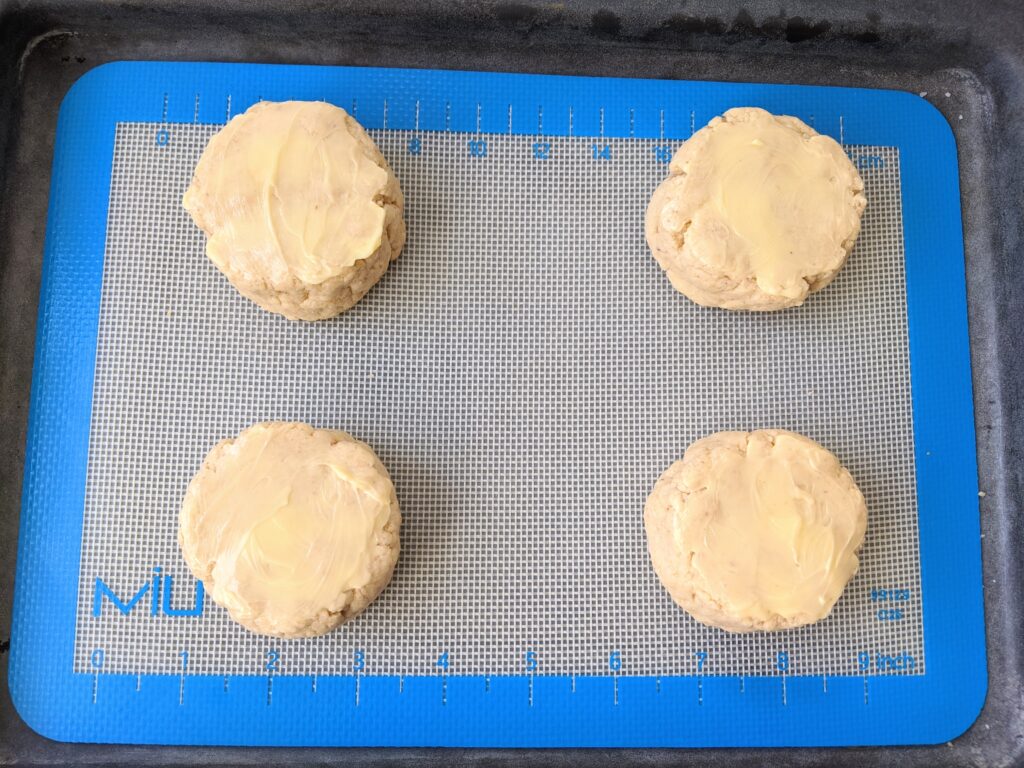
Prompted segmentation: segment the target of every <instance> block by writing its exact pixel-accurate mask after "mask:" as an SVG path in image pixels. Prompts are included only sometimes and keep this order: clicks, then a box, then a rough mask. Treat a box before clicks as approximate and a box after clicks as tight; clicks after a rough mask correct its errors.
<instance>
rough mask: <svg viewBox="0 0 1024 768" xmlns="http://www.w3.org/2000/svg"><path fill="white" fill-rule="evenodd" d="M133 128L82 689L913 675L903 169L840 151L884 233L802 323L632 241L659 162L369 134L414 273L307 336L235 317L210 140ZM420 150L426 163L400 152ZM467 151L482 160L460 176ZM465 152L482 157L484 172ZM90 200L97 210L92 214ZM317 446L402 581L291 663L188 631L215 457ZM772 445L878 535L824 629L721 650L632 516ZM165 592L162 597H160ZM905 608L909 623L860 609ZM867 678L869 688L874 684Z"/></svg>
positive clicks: (259, 642)
mask: <svg viewBox="0 0 1024 768" xmlns="http://www.w3.org/2000/svg"><path fill="white" fill-rule="evenodd" d="M161 127H162V126H160V125H156V124H135V123H132V124H119V125H118V128H117V135H116V143H115V152H114V161H113V178H112V183H111V189H110V212H109V219H108V224H107V243H106V253H105V261H104V267H103V291H102V300H101V308H100V321H99V338H98V347H97V360H96V378H95V390H94V396H93V398H94V400H93V411H92V432H91V438H90V445H89V461H88V479H87V487H86V501H85V509H84V528H83V537H82V564H81V586H80V599H79V607H78V620H77V633H76V647H75V668H76V669H78V670H80V671H87V670H90V669H91V668H90V666H89V657H90V654H91V653H92V651H93V650H94V649H96V648H103V649H104V656H105V663H104V671H105V672H116V671H120V672H131V673H143V674H146V673H175V674H177V673H178V672H180V670H181V656H180V654H181V651H183V650H187V651H188V671H189V672H190V673H194V674H204V673H208V674H225V675H227V674H262V673H265V672H264V670H265V665H266V660H267V656H266V653H267V651H268V650H270V649H275V650H276V651H277V652H278V654H279V656H280V661H279V664H278V667H277V669H278V672H277V673H278V674H344V673H349V672H350V671H351V670H352V661H353V653H354V651H355V650H356V649H360V650H362V651H363V658H364V659H365V669H364V672H365V674H404V675H416V674H436V673H437V672H438V668H437V667H436V666H435V661H436V659H437V658H438V656H439V655H440V654H441V653H443V652H445V651H447V652H448V654H449V656H448V659H449V668H448V673H449V674H516V673H522V672H523V671H524V670H525V668H526V667H525V654H526V652H527V651H528V650H532V651H533V652H534V654H535V656H536V658H537V659H538V662H539V664H538V669H537V673H538V674H580V675H584V674H605V673H608V672H609V656H610V654H611V653H612V652H618V654H619V657H620V658H621V664H622V667H621V670H620V674H634V675H655V674H660V675H672V674H692V673H693V672H695V670H696V661H695V654H696V653H697V652H698V651H700V652H704V653H706V654H707V657H706V661H705V662H704V664H703V670H702V671H703V673H704V674H709V675H714V674H736V675H772V674H782V671H780V669H779V665H778V663H777V658H778V657H777V654H778V652H779V651H786V652H787V653H788V659H789V664H788V669H787V670H786V674H790V675H802V674H806V675H811V674H813V675H819V674H820V675H838V674H860V669H859V666H858V663H857V656H858V653H860V652H863V651H868V652H871V653H876V652H885V653H909V654H911V655H912V656H913V657H914V659H915V665H914V667H913V669H909V670H901V671H897V672H892V673H893V674H921V673H923V672H924V670H925V659H924V648H923V637H922V631H923V630H922V620H921V602H920V564H919V559H918V537H917V500H916V491H915V474H914V450H913V429H912V417H911V396H910V370H909V358H908V343H907V321H906V289H905V278H904V264H903V260H904V259H903V235H902V220H901V211H900V175H899V156H898V153H897V151H896V150H895V149H892V148H878V147H875V148H870V147H850V148H848V149H849V152H850V154H851V156H852V157H854V158H855V159H859V160H858V164H859V165H861V166H862V173H863V176H864V180H865V183H866V186H867V195H868V199H869V207H868V210H867V212H866V214H865V217H864V226H863V231H862V233H861V236H860V239H859V240H858V243H857V247H856V249H855V251H854V253H853V255H852V256H851V258H850V261H849V263H848V264H847V266H846V267H845V268H844V270H843V271H842V272H841V273H840V275H839V277H838V278H837V279H836V281H835V282H834V283H833V284H832V285H831V286H829V287H828V288H827V289H825V290H824V291H822V292H821V293H819V294H817V295H815V296H812V297H811V298H810V299H809V300H808V301H807V302H806V304H805V305H804V306H803V307H800V308H797V309H793V310H788V311H784V312H780V313H768V314H750V313H730V312H725V311H719V310H711V309H706V308H702V307H698V306H696V305H695V304H693V303H691V302H690V301H688V300H687V299H685V298H684V297H682V296H680V295H679V294H677V293H675V292H674V291H673V289H672V288H671V286H670V285H669V283H668V281H667V279H665V277H664V276H663V275H662V273H661V272H660V270H659V269H658V266H657V264H656V263H655V261H654V259H653V258H652V257H651V255H650V253H649V251H648V249H647V246H646V244H645V242H644V236H643V213H644V210H645V208H646V204H647V200H648V198H649V196H650V194H651V192H652V191H653V189H654V187H655V186H656V185H657V183H658V182H659V181H660V180H661V179H662V178H663V177H664V175H665V173H666V169H667V166H665V165H662V164H659V163H658V162H657V159H656V154H655V152H654V151H652V150H653V148H654V146H655V144H658V143H660V142H655V141H650V140H641V139H613V140H608V141H607V142H604V143H607V144H608V145H609V146H610V155H611V157H610V159H596V160H595V158H594V152H593V148H592V144H593V142H594V141H595V140H594V139H590V138H584V137H572V138H569V137H545V138H544V141H546V142H550V143H551V145H552V148H551V155H550V158H549V159H547V160H538V159H536V158H533V152H532V146H533V143H534V142H535V141H536V140H537V139H536V137H529V136H512V135H484V136H473V135H469V134H460V133H424V134H413V133H410V132H407V131H371V134H372V135H373V138H374V139H375V141H377V142H378V145H379V146H380V147H381V150H382V151H383V152H384V154H385V155H386V156H387V158H388V160H389V161H390V162H391V164H392V167H393V168H394V169H395V172H396V174H397V175H398V178H399V180H400V181H401V184H402V188H403V190H404V192H405V195H406V200H407V209H406V218H407V222H408V226H409V240H408V245H407V246H406V249H405V251H404V253H403V254H402V256H401V258H400V259H399V260H398V261H397V262H396V263H395V264H393V265H392V267H391V269H390V270H389V272H388V273H387V275H386V276H385V277H384V278H383V280H382V281H381V282H380V283H379V284H378V285H377V286H376V287H375V288H374V289H373V290H372V291H371V292H370V294H369V295H368V296H367V297H366V298H365V299H364V300H363V301H362V302H361V303H360V304H359V305H358V306H357V307H355V308H354V309H353V310H351V311H350V312H348V313H346V314H344V315H342V316H341V317H340V318H337V319H334V320H331V321H326V322H321V323H316V324H305V323H296V322H289V321H287V320H285V319H284V318H281V317H278V316H276V315H271V314H269V313H266V312H263V311H262V310H260V309H258V308H257V307H256V306H255V305H253V304H251V303H250V302H248V301H247V300H245V299H243V298H242V297H241V296H239V295H238V294H237V293H236V292H235V290H234V289H233V288H232V287H231V286H230V285H229V284H228V283H227V281H226V280H225V279H224V278H223V277H222V276H221V275H220V273H219V272H218V271H217V270H216V268H215V267H214V266H213V265H212V264H211V263H210V262H209V261H208V259H207V258H206V257H205V255H204V244H205V239H204V236H203V235H202V233H201V232H200V231H199V230H197V229H196V227H195V226H194V225H193V224H192V222H191V220H190V219H189V217H188V215H187V214H186V213H185V211H184V210H182V208H181V204H180V201H181V196H182V194H183V193H184V191H185V189H186V187H187V185H188V182H189V180H190V178H191V174H192V170H193V168H194V167H195V164H196V162H197V160H198V158H199V155H200V153H201V152H202V149H203V147H204V146H205V144H206V141H207V140H208V139H209V137H210V136H211V135H212V134H213V133H214V132H215V131H216V130H217V129H218V128H219V126H208V125H196V126H187V125H174V126H171V128H172V130H171V132H170V140H169V141H168V143H167V144H166V145H165V146H161V145H160V144H158V143H157V141H155V140H154V136H155V135H156V133H157V131H158V130H159V129H160V128H161ZM414 137H417V138H419V140H420V146H421V152H420V154H419V155H413V154H411V153H410V152H409V151H408V142H409V141H410V139H412V138H414ZM470 140H474V141H477V140H482V141H485V142H486V156H478V157H473V156H471V153H470V151H469V148H468V142H469V141H470ZM477 152H478V153H479V145H477ZM96 192H97V194H102V193H103V191H101V190H97V191H96ZM267 419H282V420H300V421H307V422H310V423H313V424H315V425H318V426H323V427H330V428H336V429H344V430H346V431H348V432H350V433H352V434H353V435H355V436H357V437H359V438H360V439H362V440H364V441H366V442H368V443H369V444H370V445H371V446H373V448H374V449H375V450H376V451H377V453H378V454H379V455H380V457H381V459H382V460H383V462H384V463H385V465H386V466H387V467H388V469H389V470H390V472H391V474H392V477H393V478H394V481H395V486H396V488H397V491H398V497H399V499H400V501H401V506H402V512H403V518H404V522H403V527H402V555H401V558H400V560H399V564H398V567H397V569H396V572H395V576H394V579H393V581H392V582H391V584H390V586H389V587H388V588H387V590H386V591H385V592H384V593H383V595H382V596H381V597H380V598H379V599H378V600H377V601H376V602H375V603H374V604H373V605H372V606H371V607H370V608H369V609H368V610H367V611H366V612H365V613H364V614H363V615H362V616H361V617H359V618H358V619H356V620H354V621H353V622H351V623H350V624H348V625H345V626H344V627H342V628H341V629H340V630H339V631H336V632H334V633H331V634H329V635H326V636H324V637H320V638H314V639H305V640H294V641H282V640H278V639H274V638H265V637H259V636H256V635H253V634H250V633H249V632H247V631H245V630H243V629H242V628H241V627H239V626H237V625H235V624H234V623H233V622H232V621H231V620H230V619H229V618H228V616H227V614H226V612H225V611H223V610H222V609H220V608H219V607H218V606H216V605H215V604H213V603H212V601H210V600H209V599H207V602H206V608H205V611H204V613H203V614H202V616H201V617H188V616H168V615H166V611H164V609H163V608H164V606H163V603H162V601H159V602H153V601H152V599H151V598H152V592H153V590H150V591H149V592H147V593H145V594H144V595H143V596H142V598H140V600H139V602H138V604H137V605H136V606H135V607H134V608H133V609H132V610H131V611H129V612H128V613H127V615H125V614H123V613H122V612H121V611H120V610H118V609H117V608H116V607H114V606H112V605H111V604H110V603H109V601H105V602H104V603H103V607H102V610H101V611H100V615H99V616H94V615H93V613H94V611H93V608H94V598H95V595H96V592H95V589H96V580H97V579H102V582H103V584H105V585H107V586H109V588H110V589H111V590H113V591H114V592H115V593H116V594H118V595H119V596H120V597H121V598H122V599H127V598H130V597H131V596H133V595H134V594H136V593H137V592H138V590H139V589H140V588H141V586H142V585H143V584H144V583H145V582H146V580H147V579H151V578H152V577H153V569H154V568H157V567H159V568H160V569H161V571H160V573H161V576H162V579H161V586H162V589H161V590H159V592H163V591H167V588H168V586H169V587H170V589H169V593H170V601H169V603H168V606H170V607H171V608H172V610H174V609H178V610H180V609H185V608H188V607H190V606H191V605H192V604H193V597H194V595H193V589H194V581H193V579H192V578H191V576H190V574H189V572H188V570H187V568H186V567H185V565H184V562H183V561H182V558H181V555H180V553H179V551H178V545H177V515H178V507H179V504H180V500H181V498H182V495H183V493H184V491H185V488H186V486H187V484H188V481H189V479H190V478H191V476H192V475H193V474H194V473H195V472H196V470H197V469H198V468H199V465H200V463H201V461H202V459H203V456H204V455H205V454H206V452H207V451H208V450H209V448H210V447H211V446H213V445H214V444H215V443H216V442H217V441H218V440H220V439H222V438H224V437H227V436H231V435H234V434H236V433H237V432H239V431H240V430H242V429H243V428H245V427H246V426H248V425H250V424H251V423H253V422H256V421H262V420H267ZM758 427H779V428H788V429H793V430H796V431H799V432H802V433H804V434H806V435H808V436H810V437H812V438H814V439H816V440H818V441H820V442H821V443H823V444H824V445H825V446H827V447H828V448H830V449H831V450H833V451H834V452H835V453H836V454H837V455H838V456H839V458H840V460H841V461H842V462H843V463H844V464H845V465H846V466H847V467H848V468H849V469H850V471H851V472H852V473H853V476H854V477H855V479H856V480H857V482H858V484H859V485H860V487H861V489H862V491H863V492H864V496H865V498H866V500H867V504H868V508H869V514H870V517H869V525H868V533H867V540H866V543H865V545H864V548H863V550H862V554H861V570H860V572H859V574H858V575H857V576H856V577H855V579H854V580H853V581H852V583H851V584H850V585H849V587H848V588H847V590H846V592H845V594H844V595H843V597H842V598H841V600H840V601H839V603H838V605H837V606H836V608H835V610H834V612H833V614H832V615H831V616H830V617H829V618H828V619H826V620H825V621H822V622H820V623H818V624H816V625H814V626H811V627H806V628H802V629H798V630H790V631H785V632H778V633H772V634H751V635H742V636H741V635H729V634H727V633H724V632H721V631H718V630H714V629H709V628H707V627H704V626H702V625H700V624H698V623H697V622H695V621H693V620H692V619H690V618H689V617H688V616H686V615H685V614H684V613H683V611H681V610H680V609H678V608H677V607H676V606H675V605H674V604H673V603H672V601H671V600H670V599H669V597H668V595H667V594H666V593H665V591H664V590H663V589H662V588H661V586H660V584H659V582H658V580H657V578H656V576H655V574H654V572H653V570H652V569H651V565H650V560H649V558H648V555H647V549H646V540H645V535H644V529H643V520H642V509H643V504H644V500H645V499H646V496H647V494H648V492H649V491H650V489H651V487H652V486H653V484H654V481H655V480H656V479H657V477H658V476H659V474H660V473H661V472H662V471H663V470H664V469H665V468H666V467H667V466H668V465H669V464H670V463H671V462H672V461H673V460H675V459H677V458H679V457H680V456H682V454H683V451H684V450H685V448H686V446H687V445H688V444H689V443H691V442H692V441H693V440H695V439H697V438H699V437H701V436H704V435H706V434H708V433H710V432H715V431H718V430H723V429H753V428H758ZM167 577H170V579H171V580H170V581H168V579H167ZM881 589H886V590H888V589H905V590H908V591H909V592H908V594H909V597H910V599H909V600H908V601H905V602H901V603H899V604H898V607H899V609H900V613H901V618H899V619H898V620H881V619H880V618H879V610H880V609H884V608H892V607H893V606H894V604H892V603H885V604H883V603H879V602H875V601H873V600H872V590H881ZM874 672H875V670H874V668H873V669H872V673H874Z"/></svg>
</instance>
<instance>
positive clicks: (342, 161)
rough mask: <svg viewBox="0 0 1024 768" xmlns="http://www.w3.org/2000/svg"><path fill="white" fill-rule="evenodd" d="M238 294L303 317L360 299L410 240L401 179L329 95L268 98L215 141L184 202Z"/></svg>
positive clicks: (316, 317)
mask: <svg viewBox="0 0 1024 768" xmlns="http://www.w3.org/2000/svg"><path fill="white" fill-rule="evenodd" d="M182 205H184V207H185V210H187V211H188V212H189V213H190V214H191V215H192V218H193V220H195V223H196V225H197V226H198V227H199V228H200V229H202V230H203V231H204V232H206V235H207V238H208V240H207V243H206V254H207V255H208V256H209V257H210V260H211V261H212V262H213V263H214V264H215V265H216V266H217V268H218V269H219V270H220V271H221V272H223V273H224V275H225V276H226V277H227V279H228V280H229V281H230V282H231V284H232V285H234V286H235V288H237V289H238V291H239V293H241V294H242V295H243V296H246V297H247V298H249V299H251V300H252V301H254V302H256V303H257V304H258V305H259V306H261V307H263V308H264V309H266V310H269V311H271V312H277V313H278V314H281V315H284V316H285V317H287V318H289V319H292V320H322V319H324V318H328V317H333V316H334V315H337V314H338V313H340V312H343V311H345V310H346V309H349V308H350V307H352V306H353V305H354V304H355V303H356V302H357V301H359V299H361V298H362V297H363V296H364V295H365V294H366V292H367V291H369V290H370V288H372V287H373V285H374V284H375V283H376V282H377V281H378V280H379V279H380V278H381V276H382V275H383V274H384V272H385V271H386V270H387V268H388V264H389V263H390V262H391V261H392V260H394V259H397V258H398V254H399V252H400V251H401V250H402V246H403V245H404V244H405V222H404V221H403V219H402V210H403V206H404V200H403V198H402V191H401V189H399V186H398V180H397V179H396V178H395V174H394V173H392V171H391V168H390V167H389V166H388V164H387V161H386V160H385V159H384V156H383V155H382V154H381V153H380V151H379V150H378V149H377V147H376V145H375V144H374V143H373V140H372V139H371V138H370V137H369V136H367V135H366V131H364V130H363V127H362V126H361V125H359V123H357V122H356V121H355V119H354V118H352V117H351V116H350V115H349V114H348V113H347V112H345V110H343V109H340V108H338V107H335V106H332V105H330V104H325V103H323V102H320V101H285V102H279V103H275V102H268V101H261V102H259V103H258V104H255V105H253V106H252V107H250V108H249V109H248V110H247V111H246V112H245V113H243V114H241V115H238V116H237V117H235V118H233V119H232V120H231V122H229V123H228V124H227V125H226V126H224V128H223V129H221V130H220V132H218V133H217V134H216V135H215V136H214V137H213V138H212V139H210V143H209V144H207V145H206V149H205V150H204V151H203V155H202V157H201V158H200V159H199V164H198V165H197V166H196V171H195V176H194V177H193V179H192V185H191V186H190V187H189V188H188V191H186V192H185V197H184V198H183V200H182Z"/></svg>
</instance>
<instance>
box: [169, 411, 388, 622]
mask: <svg viewBox="0 0 1024 768" xmlns="http://www.w3.org/2000/svg"><path fill="white" fill-rule="evenodd" d="M401 521H402V519H401V515H400V514H399V511H398V499H397V498H396V496H395V489H394V486H393V485H392V484H391V479H390V477H388V473H387V470H386V469H385V468H384V465H383V464H381V462H380V460H379V459H378V458H377V456H376V454H374V452H373V450H371V449H370V447H369V446H367V445H365V444H364V443H361V442H359V441H358V440H356V439H355V438H353V437H351V436H350V435H348V434H346V433H344V432H337V431H332V430H326V429H314V428H313V427H311V426H309V425H307V424H298V423H288V422H266V423H262V424H256V425H254V426H252V427H249V428H248V429H246V430H245V431H243V432H242V433H241V434H240V435H238V437H236V438H233V439H229V440H223V441H222V442H220V443H218V444H217V445H215V446H214V447H213V449H212V450H211V451H210V453H209V454H208V455H207V456H206V459H205V460H204V461H203V465H202V468H201V469H200V470H199V472H198V473H197V474H196V476H195V477H194V478H193V479H192V482H191V483H190V484H189V487H188V491H187V492H186V494H185V500H184V502H183V503H182V506H181V515H180V517H179V527H178V543H179V545H180V546H181V551H182V554H183V555H184V556H185V562H186V563H188V567H189V568H190V569H191V570H192V573H193V574H195V577H196V578H197V579H199V580H201V581H202V582H203V585H204V586H205V588H206V591H207V592H208V593H209V594H210V596H211V597H212V598H213V600H214V601H215V602H216V603H218V604H219V605H221V606H223V607H224V608H226V609H227V611H228V613H230V614H231V618H233V619H234V620H235V621H237V622H238V623H239V624H241V625H242V626H244V627H246V628H247V629H250V630H252V631H253V632H258V633H260V634H263V635H274V636H277V637H310V636H313V635H321V634H323V633H325V632H329V631H330V630H332V629H334V628H335V627H337V626H338V625H339V624H341V623H342V622H344V621H347V620H348V619H350V618H352V617H353V616H355V615H356V614H357V613H359V612H360V611H362V610H363V609H364V608H365V607H366V606H367V605H369V603H370V602H372V601H373V600H374V598H376V597H377V595H379V594H380V592H381V590H382V589H384V586H385V585H386V584H387V583H388V581H389V580H390V579H391V572H392V571H393V570H394V567H395V562H396V561H397V560H398V530H399V526H400V525H401Z"/></svg>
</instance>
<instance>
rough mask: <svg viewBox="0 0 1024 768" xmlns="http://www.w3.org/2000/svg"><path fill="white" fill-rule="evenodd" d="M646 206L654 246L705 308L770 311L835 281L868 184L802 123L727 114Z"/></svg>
mask: <svg viewBox="0 0 1024 768" xmlns="http://www.w3.org/2000/svg"><path fill="white" fill-rule="evenodd" d="M669 174H670V175H669V177H668V178H667V179H665V181H663V182H662V183H661V185H660V186H659V187H658V188H657V190H655V192H654V195H653V196H652V197H651V202H650V205H649V206H648V208H647V217H646V230H647V243H648V245H650V248H651V251H652V252H653V253H654V257H655V258H656V259H657V260H658V264H660V265H661V268H662V269H663V270H665V273H666V274H667V275H668V279H669V280H670V281H671V282H672V285H673V287H675V289H676V290H677V291H679V292H680V293H682V294H684V295H686V296H688V297H689V298H690V299H692V300H693V301H695V302H696V303H698V304H703V305H704V306H709V307H724V308H725V309H748V310H757V311H764V310H774V309H784V308H786V307H794V306H797V305H798V304H802V303H803V301H804V299H806V298H807V296H808V294H811V293H814V292H815V291H819V290H821V289H822V288H824V287H825V286H826V285H828V284H829V283H830V282H832V279H833V278H834V277H835V276H836V274H837V273H838V272H839V270H840V269H841V268H842V266H843V264H844V263H845V262H846V259H847V257H848V256H849V254H850V251H851V250H852V249H853V243H854V241H855V240H856V239H857V234H858V233H859V232H860V217H861V214H862V213H863V211H864V207H865V206H866V204H867V201H866V199H865V197H864V182H863V181H861V178H860V174H858V173H857V169H856V168H855V167H854V165H853V163H852V162H850V159H849V158H848V157H847V156H846V154H845V153H844V152H843V149H842V147H840V146H839V144H838V143H837V142H836V141H835V140H833V139H832V138H830V137H828V136H823V135H821V134H818V133H817V132H815V131H814V129H813V128H810V127H809V126H807V125H805V124H804V123H802V122H801V121H800V120H797V119H796V118H795V117H788V116H775V115H772V114H771V113H769V112H766V111H764V110H763V109H757V108H754V107H743V108H739V109H730V110H729V111H728V112H726V113H725V114H724V115H722V116H721V117H716V118H715V119H713V120H712V121H711V122H710V123H708V124H707V126H705V127H704V128H701V129H700V130H699V131H697V132H696V133H695V134H694V135H693V136H692V137H691V138H690V139H689V140H688V141H686V142H685V143H684V144H683V145H682V147H680V148H679V151H678V152H676V154H675V157H673V158H672V163H671V165H670V166H669Z"/></svg>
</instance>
